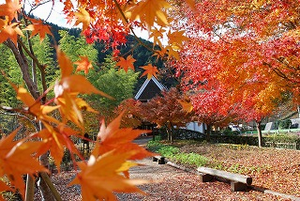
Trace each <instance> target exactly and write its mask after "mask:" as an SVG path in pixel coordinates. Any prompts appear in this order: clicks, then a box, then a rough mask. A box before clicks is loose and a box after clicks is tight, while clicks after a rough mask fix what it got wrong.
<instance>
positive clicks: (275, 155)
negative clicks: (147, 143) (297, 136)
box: [52, 144, 300, 201]
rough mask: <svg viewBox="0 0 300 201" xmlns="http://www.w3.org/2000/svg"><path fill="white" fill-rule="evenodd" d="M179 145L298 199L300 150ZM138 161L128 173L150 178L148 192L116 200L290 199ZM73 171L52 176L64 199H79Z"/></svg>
mask: <svg viewBox="0 0 300 201" xmlns="http://www.w3.org/2000/svg"><path fill="white" fill-rule="evenodd" d="M179 146H180V147H181V150H182V151H185V152H194V153H200V154H202V155H204V156H206V157H207V158H209V159H210V164H208V165H210V166H215V167H218V168H222V169H227V170H228V171H231V172H240V173H243V174H248V175H250V176H252V177H253V185H255V186H258V187H263V188H267V189H270V190H273V191H276V192H281V193H284V194H291V195H294V196H298V197H299V199H300V152H299V151H295V150H276V149H266V148H264V149H258V148H256V147H248V146H228V145H227V146H222V145H218V146H217V145H208V144H201V145H196V144H192V145H182V144H181V145H179ZM140 162H141V163H142V164H144V165H145V166H139V167H134V168H132V170H131V171H130V173H131V177H132V178H143V179H148V180H152V181H153V182H154V183H152V184H147V185H143V186H141V187H140V188H141V189H142V190H143V191H145V192H146V193H147V195H146V196H144V195H139V194H118V195H117V196H118V198H119V200H126V201H127V200H148V201H154V200H156V201H157V200H266V201H269V200H290V199H287V198H284V197H281V196H275V195H272V194H265V193H262V192H259V191H256V190H249V191H247V192H231V191H230V184H228V183H224V182H219V181H213V182H207V183H202V182H200V179H199V177H198V176H197V175H195V174H193V173H189V172H185V171H182V170H179V169H176V168H174V167H171V166H168V165H158V164H157V163H154V162H152V160H151V159H149V158H148V159H144V160H142V161H140ZM190 168H194V167H190ZM74 174H75V171H70V172H62V173H60V174H58V175H53V177H52V178H53V181H54V183H55V185H56V187H57V188H58V190H59V191H60V192H61V193H62V198H63V200H74V201H77V200H81V196H80V194H79V191H80V190H79V188H78V187H74V186H71V187H66V184H67V183H68V182H69V181H70V180H71V178H72V177H74Z"/></svg>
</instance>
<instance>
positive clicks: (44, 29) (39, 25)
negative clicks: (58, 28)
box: [24, 18, 53, 42]
mask: <svg viewBox="0 0 300 201" xmlns="http://www.w3.org/2000/svg"><path fill="white" fill-rule="evenodd" d="M29 20H30V21H31V22H32V24H30V25H28V26H27V27H26V28H25V29H24V30H29V31H32V32H31V36H30V37H31V38H32V37H33V36H35V35H36V34H39V35H40V42H42V41H43V40H44V39H45V36H46V34H49V35H52V33H51V31H50V28H49V26H48V25H44V24H43V21H42V20H37V19H32V18H30V19H29ZM52 36H53V35H52Z"/></svg>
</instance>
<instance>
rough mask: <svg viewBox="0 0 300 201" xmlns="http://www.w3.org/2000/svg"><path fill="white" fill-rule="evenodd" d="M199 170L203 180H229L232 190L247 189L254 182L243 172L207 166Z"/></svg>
mask: <svg viewBox="0 0 300 201" xmlns="http://www.w3.org/2000/svg"><path fill="white" fill-rule="evenodd" d="M197 171H198V172H200V173H201V174H200V178H201V181H202V182H208V181H211V180H213V179H214V178H216V179H219V180H223V181H224V180H225V181H229V182H230V186H231V191H245V190H247V188H248V187H249V186H250V185H251V184H252V178H251V177H249V176H245V175H241V174H235V173H230V172H226V171H222V170H216V169H212V168H207V167H199V168H198V169H197Z"/></svg>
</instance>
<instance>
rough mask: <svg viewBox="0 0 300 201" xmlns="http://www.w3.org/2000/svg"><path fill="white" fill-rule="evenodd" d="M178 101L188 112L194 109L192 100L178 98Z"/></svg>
mask: <svg viewBox="0 0 300 201" xmlns="http://www.w3.org/2000/svg"><path fill="white" fill-rule="evenodd" d="M178 102H179V103H180V105H181V106H182V109H183V110H184V111H186V112H187V113H190V112H191V111H192V110H193V104H192V103H191V102H190V101H186V100H178Z"/></svg>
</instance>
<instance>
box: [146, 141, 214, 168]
mask: <svg viewBox="0 0 300 201" xmlns="http://www.w3.org/2000/svg"><path fill="white" fill-rule="evenodd" d="M147 147H148V149H149V150H151V151H152V152H156V153H159V154H161V155H162V156H165V157H167V158H168V159H170V160H172V161H174V162H177V163H180V164H182V165H188V166H196V167H199V166H204V165H206V164H207V163H208V161H209V160H208V158H206V157H204V156H201V155H200V154H196V153H182V152H180V149H179V148H178V147H175V146H171V145H164V144H161V143H160V142H158V141H150V142H148V144H147Z"/></svg>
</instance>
